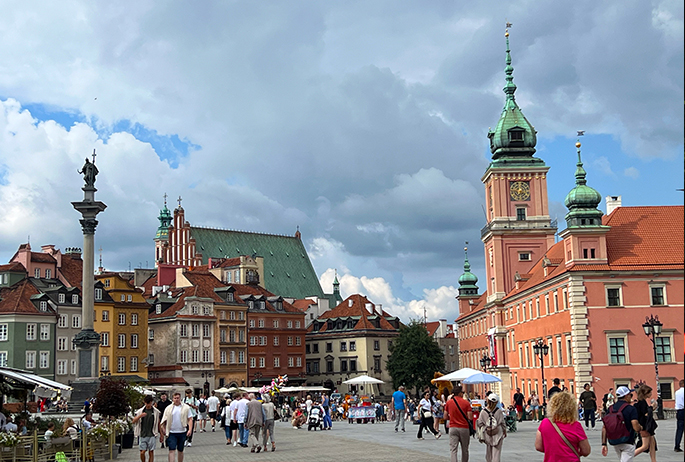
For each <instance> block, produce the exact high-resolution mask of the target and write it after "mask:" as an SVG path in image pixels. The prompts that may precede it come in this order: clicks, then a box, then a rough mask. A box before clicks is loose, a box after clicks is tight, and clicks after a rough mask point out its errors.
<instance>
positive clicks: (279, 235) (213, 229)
mask: <svg viewBox="0 0 685 462" xmlns="http://www.w3.org/2000/svg"><path fill="white" fill-rule="evenodd" d="M193 228H195V229H204V230H207V231H228V232H232V233H244V234H259V235H262V236H275V237H288V238H291V239H298V238H296V237H295V236H294V235H292V236H290V235H288V234H275V233H260V232H257V231H244V230H240V229H226V228H213V227H211V226H191V227H190V229H193ZM298 240H299V239H298ZM231 258H233V257H231Z"/></svg>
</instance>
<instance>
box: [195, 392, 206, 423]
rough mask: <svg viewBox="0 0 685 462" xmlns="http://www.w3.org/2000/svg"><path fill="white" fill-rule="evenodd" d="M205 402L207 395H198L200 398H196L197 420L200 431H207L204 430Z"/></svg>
mask: <svg viewBox="0 0 685 462" xmlns="http://www.w3.org/2000/svg"><path fill="white" fill-rule="evenodd" d="M207 403H208V401H207V395H205V394H204V393H203V394H202V395H200V399H199V400H197V413H198V416H197V420H198V423H199V427H200V433H204V432H205V431H207V430H205V425H206V424H207Z"/></svg>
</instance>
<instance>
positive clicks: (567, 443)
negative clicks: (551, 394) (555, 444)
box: [547, 418, 580, 460]
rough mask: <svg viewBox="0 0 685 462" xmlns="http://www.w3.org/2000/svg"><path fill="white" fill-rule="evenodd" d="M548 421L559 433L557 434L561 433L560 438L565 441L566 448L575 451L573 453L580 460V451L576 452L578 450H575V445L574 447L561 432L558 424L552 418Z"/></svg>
mask: <svg viewBox="0 0 685 462" xmlns="http://www.w3.org/2000/svg"><path fill="white" fill-rule="evenodd" d="M547 420H549V421H550V422H551V423H552V426H553V427H554V429H555V430H556V431H557V433H559V436H561V439H562V440H564V443H566V446H568V447H569V448H571V451H573V453H574V454H575V455H576V457H577V458H578V460H580V454H578V451H576V448H574V447H573V445H572V444H571V443H570V442H569V440H568V439H567V438H566V435H564V434H563V433H562V432H561V430H560V429H559V427H557V424H556V423H555V422H554V421H553V420H552V419H550V418H548V419H547Z"/></svg>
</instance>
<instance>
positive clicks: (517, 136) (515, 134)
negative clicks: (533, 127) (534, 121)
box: [509, 130, 523, 141]
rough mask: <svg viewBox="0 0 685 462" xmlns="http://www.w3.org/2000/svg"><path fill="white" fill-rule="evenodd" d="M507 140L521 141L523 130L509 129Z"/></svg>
mask: <svg viewBox="0 0 685 462" xmlns="http://www.w3.org/2000/svg"><path fill="white" fill-rule="evenodd" d="M509 141H523V130H510V131H509Z"/></svg>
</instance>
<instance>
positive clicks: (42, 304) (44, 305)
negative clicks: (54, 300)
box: [39, 301, 48, 311]
mask: <svg viewBox="0 0 685 462" xmlns="http://www.w3.org/2000/svg"><path fill="white" fill-rule="evenodd" d="M39 306H40V310H41V311H47V310H48V302H46V301H42V302H40V304H39Z"/></svg>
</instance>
